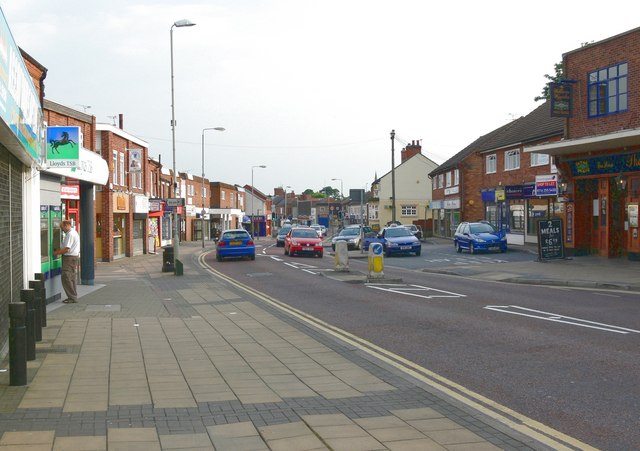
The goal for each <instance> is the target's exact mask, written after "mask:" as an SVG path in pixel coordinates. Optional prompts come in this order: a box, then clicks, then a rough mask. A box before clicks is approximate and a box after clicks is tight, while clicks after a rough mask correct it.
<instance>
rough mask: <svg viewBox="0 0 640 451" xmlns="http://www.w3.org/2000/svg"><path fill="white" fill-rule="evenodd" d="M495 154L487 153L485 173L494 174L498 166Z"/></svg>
mask: <svg viewBox="0 0 640 451" xmlns="http://www.w3.org/2000/svg"><path fill="white" fill-rule="evenodd" d="M497 161H498V159H497V157H496V154H491V155H487V163H486V164H487V174H495V173H496V171H497V168H498V163H497Z"/></svg>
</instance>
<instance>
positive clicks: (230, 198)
mask: <svg viewBox="0 0 640 451" xmlns="http://www.w3.org/2000/svg"><path fill="white" fill-rule="evenodd" d="M234 197H235V196H234V195H233V192H231V193H229V202H231V205H232V206H233V203H234V202H235V201H234Z"/></svg>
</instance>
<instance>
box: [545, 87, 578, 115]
mask: <svg viewBox="0 0 640 451" xmlns="http://www.w3.org/2000/svg"><path fill="white" fill-rule="evenodd" d="M549 96H550V98H551V116H552V117H571V116H573V86H572V85H571V84H569V83H549Z"/></svg>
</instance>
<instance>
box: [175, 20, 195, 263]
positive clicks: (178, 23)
mask: <svg viewBox="0 0 640 451" xmlns="http://www.w3.org/2000/svg"><path fill="white" fill-rule="evenodd" d="M194 25H195V24H194V23H193V22H191V21H190V20H188V19H181V20H178V21H176V22H174V23H173V25H171V28H170V29H169V43H170V50H171V154H172V156H173V174H172V176H171V183H172V184H173V195H174V196H175V195H176V191H177V190H176V188H177V186H176V109H175V100H174V87H173V78H174V76H173V27H177V28H181V27H193V26H194ZM174 208H176V210H175V211H174V212H173V236H172V238H171V244H172V245H173V270H174V273H176V274H177V272H176V260H177V259H178V250H179V247H180V235H179V230H180V229H179V225H178V210H177V207H174Z"/></svg>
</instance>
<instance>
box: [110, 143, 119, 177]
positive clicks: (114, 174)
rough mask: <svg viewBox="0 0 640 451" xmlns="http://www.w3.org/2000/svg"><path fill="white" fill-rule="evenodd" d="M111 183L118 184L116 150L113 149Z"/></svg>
mask: <svg viewBox="0 0 640 451" xmlns="http://www.w3.org/2000/svg"><path fill="white" fill-rule="evenodd" d="M111 156H112V160H111V183H113V184H114V185H117V184H118V152H116V151H115V150H113V151H111Z"/></svg>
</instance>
